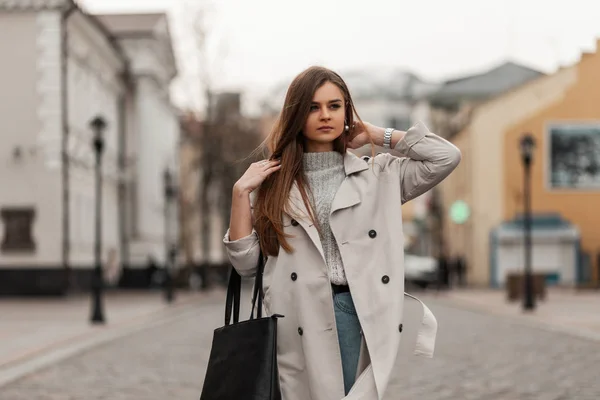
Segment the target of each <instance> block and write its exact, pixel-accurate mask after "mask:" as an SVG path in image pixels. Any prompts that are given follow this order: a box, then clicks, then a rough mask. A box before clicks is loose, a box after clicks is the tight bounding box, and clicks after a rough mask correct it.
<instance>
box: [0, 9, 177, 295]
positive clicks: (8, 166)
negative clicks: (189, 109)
mask: <svg viewBox="0 0 600 400" xmlns="http://www.w3.org/2000/svg"><path fill="white" fill-rule="evenodd" d="M147 17H148V16H139V19H140V20H144V21H145V22H146V21H148V20H149V19H150V18H147ZM111 18H113V17H107V18H106V21H104V22H101V19H100V18H97V17H95V16H92V15H89V14H87V13H86V12H85V11H84V10H82V9H81V8H79V7H78V6H77V5H76V3H74V2H73V1H71V0H45V1H44V0H38V1H27V0H0V27H1V29H2V35H1V36H0V54H2V59H3V62H2V64H0V87H2V91H3V94H4V96H1V97H0V131H1V132H2V135H1V136H0V138H1V144H0V148H2V149H4V151H2V152H1V153H0V162H1V164H0V182H2V184H3V187H4V188H5V190H3V191H1V192H0V214H1V217H2V218H1V225H0V229H1V230H0V234H1V235H2V241H1V245H0V293H21V294H25V293H55V294H60V293H64V292H66V291H67V290H68V289H69V288H73V287H74V286H77V287H82V288H85V287H87V286H88V285H89V277H90V273H91V270H92V268H93V265H94V252H93V245H94V221H95V218H94V217H95V208H94V207H95V206H94V204H95V203H94V201H95V192H94V187H95V186H94V185H95V179H94V152H93V148H92V137H93V132H92V130H91V129H90V126H89V123H90V121H91V120H92V119H93V118H94V117H96V116H102V118H104V119H105V121H106V122H107V128H106V130H105V132H104V135H105V136H104V137H105V152H104V157H103V170H102V172H103V187H102V191H103V198H102V207H103V213H102V222H103V242H102V244H103V246H102V258H103V266H104V268H105V271H106V275H107V276H113V277H114V276H116V277H118V276H119V275H120V273H119V270H120V266H121V263H124V264H125V266H130V265H131V266H135V265H137V264H138V263H139V266H142V264H141V260H142V259H144V261H145V260H147V258H148V256H149V255H154V256H155V257H156V258H157V261H158V262H159V263H162V261H163V257H164V247H165V246H164V244H163V243H164V211H163V209H164V205H163V199H164V195H163V187H162V170H163V169H164V167H165V166H166V165H167V164H171V167H172V168H173V171H176V169H175V168H174V167H175V165H174V164H175V162H176V159H175V154H176V153H175V151H176V140H177V137H178V124H177V116H176V113H175V112H174V110H173V109H172V108H171V106H170V103H169V100H168V96H166V93H167V88H168V84H169V82H170V80H171V79H172V77H173V76H174V75H175V67H174V62H173V57H172V52H171V53H169V51H170V46H168V41H169V40H170V39H169V37H168V29H167V28H166V25H165V24H166V22H165V21H166V20H165V18H164V16H154V17H153V19H154V21H155V25H154V26H155V27H156V30H153V29H147V31H148V32H147V35H146V36H145V37H143V38H142V37H141V36H142V35H141V34H140V37H139V38H136V39H135V40H132V41H129V40H127V39H125V38H124V37H123V36H122V31H121V30H120V29H119V27H118V26H112V25H110V24H109V23H110V22H111ZM115 18H116V17H115ZM128 18H133V19H135V17H134V16H128ZM144 28H148V25H144ZM113 30H114V31H113ZM115 37H118V38H119V40H115ZM121 38H122V39H121ZM132 42H133V43H137V46H136V45H132V44H131V43H132ZM132 47H133V50H132ZM157 53H158V55H154V54H157ZM153 55H154V57H155V60H154V61H153V59H152V57H153ZM158 59H159V60H160V61H157V60H158ZM153 62H156V65H155V66H154V67H153V68H152V67H149V65H151V64H152V63H153ZM135 211H137V213H136V212H135ZM136 246H137V247H136ZM128 249H131V250H130V251H128ZM138 249H139V250H138ZM142 253H143V254H142ZM67 271H70V273H67Z"/></svg>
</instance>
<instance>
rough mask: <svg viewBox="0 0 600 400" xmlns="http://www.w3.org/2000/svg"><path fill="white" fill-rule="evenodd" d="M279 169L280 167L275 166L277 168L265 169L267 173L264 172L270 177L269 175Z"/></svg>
mask: <svg viewBox="0 0 600 400" xmlns="http://www.w3.org/2000/svg"><path fill="white" fill-rule="evenodd" d="M280 168H281V165H277V166H275V167H271V168H269V169H267V171H266V172H267V174H268V175H270V174H272V173H273V172H275V171H278V170H279V169H280Z"/></svg>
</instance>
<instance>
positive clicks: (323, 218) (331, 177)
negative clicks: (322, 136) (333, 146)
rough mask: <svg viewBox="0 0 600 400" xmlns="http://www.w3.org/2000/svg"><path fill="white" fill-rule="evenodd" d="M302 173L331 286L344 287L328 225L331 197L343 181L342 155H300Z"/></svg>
mask: <svg viewBox="0 0 600 400" xmlns="http://www.w3.org/2000/svg"><path fill="white" fill-rule="evenodd" d="M303 165H304V172H305V175H306V179H307V180H308V185H309V186H310V190H311V192H312V195H313V196H312V197H313V198H311V202H312V205H313V207H314V209H315V211H316V213H317V219H318V221H319V226H320V228H321V234H320V236H321V243H322V245H323V253H324V255H325V261H326V263H327V269H328V271H329V279H330V280H331V283H334V284H336V285H346V284H347V283H348V281H347V280H346V273H345V272H344V265H343V263H342V257H341V256H340V251H339V249H338V245H337V243H336V241H335V238H334V237H333V233H332V232H331V227H330V226H329V213H330V211H331V203H332V202H333V198H334V196H335V194H336V192H337V190H338V188H339V187H340V185H341V183H342V181H343V180H344V178H345V176H346V174H345V172H344V156H343V155H342V154H340V153H338V152H336V151H328V152H316V153H304V158H303Z"/></svg>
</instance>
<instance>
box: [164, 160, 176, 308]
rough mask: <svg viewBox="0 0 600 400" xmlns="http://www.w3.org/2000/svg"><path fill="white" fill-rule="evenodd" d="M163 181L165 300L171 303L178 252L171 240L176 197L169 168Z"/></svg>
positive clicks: (173, 295) (166, 169)
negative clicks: (173, 202) (173, 271)
mask: <svg viewBox="0 0 600 400" xmlns="http://www.w3.org/2000/svg"><path fill="white" fill-rule="evenodd" d="M163 179H164V185H165V275H164V276H165V280H164V283H165V299H166V300H167V302H168V303H171V302H172V301H173V299H174V297H175V294H174V288H173V277H172V276H171V272H172V271H171V270H172V268H173V266H174V265H175V256H176V251H177V250H176V249H175V245H174V244H172V243H171V241H170V238H169V236H170V232H171V218H170V212H169V211H170V210H171V203H172V201H173V198H174V197H175V188H174V186H173V176H172V175H171V171H169V168H165V171H164V173H163Z"/></svg>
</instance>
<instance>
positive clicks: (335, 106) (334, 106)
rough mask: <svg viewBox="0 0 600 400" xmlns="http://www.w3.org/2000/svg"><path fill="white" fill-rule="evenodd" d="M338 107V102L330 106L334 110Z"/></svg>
mask: <svg viewBox="0 0 600 400" xmlns="http://www.w3.org/2000/svg"><path fill="white" fill-rule="evenodd" d="M340 107H341V105H340V104H337V103H336V104H332V105H331V108H333V109H334V110H337V109H338V108H340Z"/></svg>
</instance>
